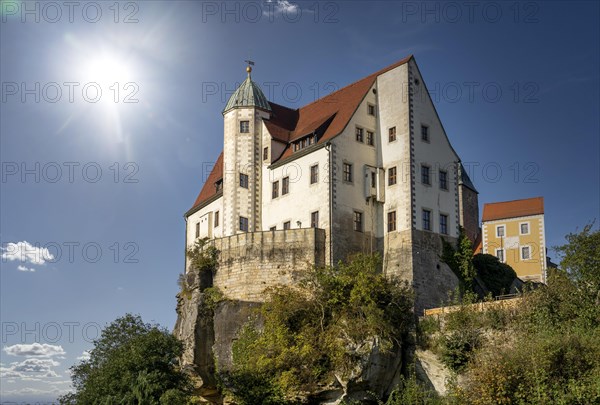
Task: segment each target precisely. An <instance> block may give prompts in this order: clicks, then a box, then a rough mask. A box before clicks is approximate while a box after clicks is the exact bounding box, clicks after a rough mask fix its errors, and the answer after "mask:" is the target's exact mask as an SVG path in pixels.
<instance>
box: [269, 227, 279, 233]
mask: <svg viewBox="0 0 600 405" xmlns="http://www.w3.org/2000/svg"><path fill="white" fill-rule="evenodd" d="M276 230H277V227H276V226H272V227H270V228H269V231H271V232H274V231H276Z"/></svg>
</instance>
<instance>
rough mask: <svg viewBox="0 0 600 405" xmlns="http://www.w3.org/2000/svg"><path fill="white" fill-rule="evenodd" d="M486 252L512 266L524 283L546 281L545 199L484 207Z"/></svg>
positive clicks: (484, 251)
mask: <svg viewBox="0 0 600 405" xmlns="http://www.w3.org/2000/svg"><path fill="white" fill-rule="evenodd" d="M481 227H482V245H483V246H482V252H483V253H487V254H491V255H494V256H496V257H498V259H500V261H501V262H503V263H506V264H508V265H509V266H511V267H512V268H513V269H514V270H515V271H516V272H517V276H518V277H519V278H520V279H521V280H524V281H527V280H531V281H539V282H545V281H546V238H545V227H544V198H543V197H536V198H528V199H525V200H514V201H505V202H498V203H491V204H484V206H483V218H482V225H481Z"/></svg>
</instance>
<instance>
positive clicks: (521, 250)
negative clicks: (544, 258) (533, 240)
mask: <svg viewBox="0 0 600 405" xmlns="http://www.w3.org/2000/svg"><path fill="white" fill-rule="evenodd" d="M524 248H527V249H528V250H529V257H527V258H525V257H523V249H524ZM519 255H520V256H521V260H531V246H530V245H522V246H519Z"/></svg>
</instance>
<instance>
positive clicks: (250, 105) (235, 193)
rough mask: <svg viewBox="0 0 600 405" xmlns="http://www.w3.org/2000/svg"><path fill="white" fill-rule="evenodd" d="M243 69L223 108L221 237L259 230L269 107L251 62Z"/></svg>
mask: <svg viewBox="0 0 600 405" xmlns="http://www.w3.org/2000/svg"><path fill="white" fill-rule="evenodd" d="M249 63H250V62H249ZM246 72H247V73H248V77H247V78H246V80H245V81H244V82H243V83H242V84H241V85H240V87H238V88H237V90H236V91H235V92H234V93H233V95H232V96H231V97H230V98H229V101H228V102H227V105H226V106H225V109H224V110H223V127H224V137H223V138H224V144H223V227H224V228H223V236H230V235H235V234H236V233H237V232H253V231H259V230H261V229H260V228H261V182H260V172H261V170H260V169H261V159H260V157H261V155H260V153H261V150H262V138H263V137H262V132H263V123H262V120H263V119H269V117H270V112H271V107H270V105H269V102H268V101H267V98H266V97H265V95H264V94H263V92H262V91H261V89H260V87H258V85H257V84H256V83H255V82H253V81H252V77H251V73H252V67H251V66H250V65H249V66H248V67H247V68H246Z"/></svg>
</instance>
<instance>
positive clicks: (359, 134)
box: [356, 127, 364, 142]
mask: <svg viewBox="0 0 600 405" xmlns="http://www.w3.org/2000/svg"><path fill="white" fill-rule="evenodd" d="M363 135H364V130H363V129H362V128H360V127H356V141H357V142H364V139H363Z"/></svg>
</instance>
